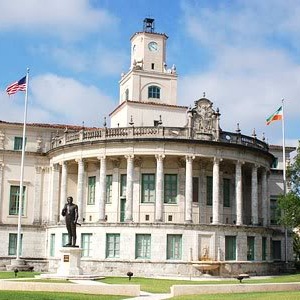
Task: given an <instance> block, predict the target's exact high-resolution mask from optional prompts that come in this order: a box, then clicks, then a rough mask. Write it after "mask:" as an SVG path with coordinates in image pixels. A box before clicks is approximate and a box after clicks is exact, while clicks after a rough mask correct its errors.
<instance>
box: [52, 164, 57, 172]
mask: <svg viewBox="0 0 300 300" xmlns="http://www.w3.org/2000/svg"><path fill="white" fill-rule="evenodd" d="M51 169H52V170H53V171H59V164H58V163H56V164H52V165H51Z"/></svg>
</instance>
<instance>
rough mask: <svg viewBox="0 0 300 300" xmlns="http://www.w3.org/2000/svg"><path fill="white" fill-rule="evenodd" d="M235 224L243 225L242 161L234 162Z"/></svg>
mask: <svg viewBox="0 0 300 300" xmlns="http://www.w3.org/2000/svg"><path fill="white" fill-rule="evenodd" d="M235 197H236V199H235V200H236V225H243V196H242V163H241V162H240V161H237V162H236V164H235Z"/></svg>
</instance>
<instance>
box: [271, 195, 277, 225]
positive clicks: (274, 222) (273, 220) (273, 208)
mask: <svg viewBox="0 0 300 300" xmlns="http://www.w3.org/2000/svg"><path fill="white" fill-rule="evenodd" d="M277 199H278V196H271V198H270V223H271V224H272V225H277V224H278V219H279V212H278V208H277V207H278V205H277Z"/></svg>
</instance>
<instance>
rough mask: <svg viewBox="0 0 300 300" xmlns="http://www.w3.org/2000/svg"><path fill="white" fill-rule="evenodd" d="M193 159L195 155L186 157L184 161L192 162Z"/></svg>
mask: <svg viewBox="0 0 300 300" xmlns="http://www.w3.org/2000/svg"><path fill="white" fill-rule="evenodd" d="M194 159H195V155H186V156H185V160H186V161H187V162H192V161H193V160H194Z"/></svg>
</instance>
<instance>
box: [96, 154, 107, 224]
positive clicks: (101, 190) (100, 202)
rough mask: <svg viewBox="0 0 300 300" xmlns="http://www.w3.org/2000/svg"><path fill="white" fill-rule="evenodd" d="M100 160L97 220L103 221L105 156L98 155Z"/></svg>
mask: <svg viewBox="0 0 300 300" xmlns="http://www.w3.org/2000/svg"><path fill="white" fill-rule="evenodd" d="M98 159H99V160H100V173H99V196H98V195H97V197H98V200H97V202H98V205H99V206H98V207H99V222H103V221H105V202H106V157H105V156H101V157H98Z"/></svg>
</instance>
